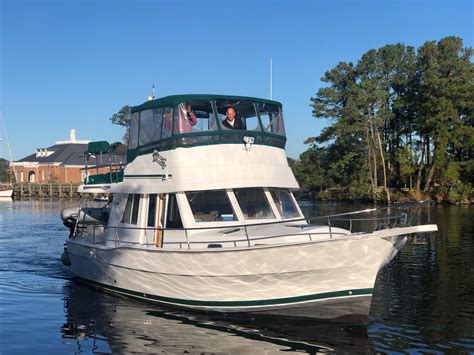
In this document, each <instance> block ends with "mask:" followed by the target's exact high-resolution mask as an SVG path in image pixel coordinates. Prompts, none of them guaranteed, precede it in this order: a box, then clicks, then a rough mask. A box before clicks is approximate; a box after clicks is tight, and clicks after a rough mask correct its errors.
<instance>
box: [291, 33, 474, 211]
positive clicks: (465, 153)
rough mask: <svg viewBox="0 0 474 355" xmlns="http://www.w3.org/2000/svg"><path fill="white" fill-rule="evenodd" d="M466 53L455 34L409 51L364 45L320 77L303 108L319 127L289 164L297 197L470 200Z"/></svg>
mask: <svg viewBox="0 0 474 355" xmlns="http://www.w3.org/2000/svg"><path fill="white" fill-rule="evenodd" d="M472 56H473V50H472V48H467V47H464V45H463V41H462V39H461V38H458V37H446V38H443V39H441V40H439V41H427V42H425V43H424V44H423V45H421V46H420V47H419V48H417V49H415V48H414V47H412V46H406V45H404V44H395V45H386V46H384V47H382V48H379V49H371V50H369V51H367V52H366V53H365V54H363V55H362V57H361V58H360V59H359V60H358V62H357V63H356V64H353V63H351V62H340V63H339V64H337V65H336V66H335V67H334V68H332V69H331V70H329V71H327V72H326V73H325V74H324V76H323V77H322V78H321V80H322V81H323V82H324V83H326V84H327V85H326V86H324V87H322V88H320V89H319V90H318V91H317V92H316V94H315V96H314V97H312V98H311V99H310V102H311V103H310V106H311V107H312V115H313V116H314V117H316V118H317V119H327V120H329V125H328V126H327V127H326V128H324V129H323V130H322V132H321V133H320V134H319V135H318V136H316V137H310V138H308V139H307V140H306V141H305V143H306V144H309V148H308V150H307V151H305V152H304V153H302V154H301V155H300V157H299V159H298V160H294V161H290V165H291V166H292V168H293V170H294V172H295V175H296V177H297V179H298V181H299V182H300V185H301V187H302V189H303V191H304V192H306V193H308V194H309V195H311V196H313V197H322V198H324V197H327V196H326V195H327V194H328V193H329V192H330V191H338V192H344V195H345V196H346V197H349V198H353V199H370V200H373V201H385V202H387V203H391V202H393V201H394V200H400V199H402V198H418V199H421V198H427V197H431V198H436V199H438V200H443V201H450V202H470V201H472V199H473V183H474V158H473V147H474V117H473V109H474V65H473V63H472V61H471V60H472Z"/></svg>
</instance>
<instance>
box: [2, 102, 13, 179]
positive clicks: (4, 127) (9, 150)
mask: <svg viewBox="0 0 474 355" xmlns="http://www.w3.org/2000/svg"><path fill="white" fill-rule="evenodd" d="M0 118H1V119H2V125H3V134H4V137H5V141H6V142H7V148H8V153H9V155H10V166H11V168H12V169H13V181H14V182H16V171H15V165H13V154H12V148H11V147H10V141H9V140H8V135H7V126H6V125H5V119H4V118H3V111H0Z"/></svg>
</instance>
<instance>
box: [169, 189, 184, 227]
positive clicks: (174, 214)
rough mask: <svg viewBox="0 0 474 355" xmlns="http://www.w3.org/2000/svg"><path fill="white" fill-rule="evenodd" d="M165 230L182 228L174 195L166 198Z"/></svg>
mask: <svg viewBox="0 0 474 355" xmlns="http://www.w3.org/2000/svg"><path fill="white" fill-rule="evenodd" d="M166 228H183V222H182V221H181V215H180V214H179V208H178V201H177V200H176V194H170V195H169V196H168V210H167V212H166Z"/></svg>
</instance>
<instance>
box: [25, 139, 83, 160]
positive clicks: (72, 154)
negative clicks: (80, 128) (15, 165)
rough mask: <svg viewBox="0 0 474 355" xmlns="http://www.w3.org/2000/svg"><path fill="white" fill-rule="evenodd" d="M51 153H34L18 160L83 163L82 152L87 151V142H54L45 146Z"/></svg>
mask: <svg viewBox="0 0 474 355" xmlns="http://www.w3.org/2000/svg"><path fill="white" fill-rule="evenodd" d="M45 149H46V150H47V151H48V152H53V153H52V154H50V155H48V156H46V157H44V156H38V157H37V156H36V153H33V154H31V155H28V156H27V157H25V158H23V159H20V160H18V162H38V163H62V164H64V165H84V157H83V156H84V152H86V151H87V144H73V143H71V144H55V145H53V146H51V147H48V148H45Z"/></svg>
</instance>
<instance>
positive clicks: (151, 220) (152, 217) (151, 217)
mask: <svg viewBox="0 0 474 355" xmlns="http://www.w3.org/2000/svg"><path fill="white" fill-rule="evenodd" d="M157 197H158V195H157V194H150V196H148V218H147V224H146V225H147V227H155V226H156V206H157Z"/></svg>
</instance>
